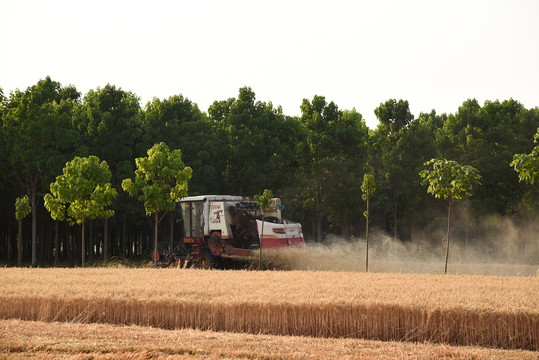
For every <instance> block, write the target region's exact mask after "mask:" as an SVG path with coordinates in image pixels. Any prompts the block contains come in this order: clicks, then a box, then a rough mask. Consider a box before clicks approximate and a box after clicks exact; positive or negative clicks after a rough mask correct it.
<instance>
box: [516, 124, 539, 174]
mask: <svg viewBox="0 0 539 360" xmlns="http://www.w3.org/2000/svg"><path fill="white" fill-rule="evenodd" d="M534 141H535V142H536V143H539V128H538V129H537V133H536V134H535V137H534ZM510 166H513V167H514V169H515V171H516V172H517V173H518V179H519V181H524V182H528V183H530V184H531V185H534V184H535V183H537V182H539V145H537V146H535V147H534V148H533V149H532V151H531V153H529V154H515V155H514V157H513V161H512V162H511V164H510Z"/></svg>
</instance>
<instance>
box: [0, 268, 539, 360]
mask: <svg viewBox="0 0 539 360" xmlns="http://www.w3.org/2000/svg"><path fill="white" fill-rule="evenodd" d="M0 278H2V279H3V283H2V287H1V288H0V289H1V292H0V318H21V319H27V320H45V321H54V320H61V321H79V322H106V323H113V324H138V325H149V326H155V327H163V328H168V329H173V328H184V327H190V328H198V329H212V330H222V331H235V332H250V333H266V334H279V335H308V336H321V337H359V338H366V339H376V340H405V341H406V340H408V341H430V342H443V343H448V344H458V345H481V346H494V347H501V348H521V349H529V350H538V347H539V304H538V302H539V294H538V291H539V290H538V289H539V279H537V278H517V277H505V278H502V277H485V276H441V275H410V274H359V273H329V272H306V271H290V272H246V271H200V270H178V269H0Z"/></svg>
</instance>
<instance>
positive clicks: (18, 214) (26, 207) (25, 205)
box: [15, 195, 32, 266]
mask: <svg viewBox="0 0 539 360" xmlns="http://www.w3.org/2000/svg"><path fill="white" fill-rule="evenodd" d="M31 212H32V206H31V205H30V200H28V195H24V196H23V197H22V198H21V197H19V198H17V200H15V219H16V220H17V221H18V222H19V237H18V239H17V265H18V266H22V220H23V219H24V218H25V217H27V216H28V215H30V213H31Z"/></svg>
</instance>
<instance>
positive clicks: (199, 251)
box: [152, 195, 305, 269]
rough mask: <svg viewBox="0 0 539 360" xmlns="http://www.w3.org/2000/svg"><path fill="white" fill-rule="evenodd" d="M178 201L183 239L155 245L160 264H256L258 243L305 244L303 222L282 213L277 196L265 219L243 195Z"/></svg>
mask: <svg viewBox="0 0 539 360" xmlns="http://www.w3.org/2000/svg"><path fill="white" fill-rule="evenodd" d="M180 205H181V210H182V218H181V219H180V220H179V221H180V222H181V224H182V227H183V241H181V242H179V243H175V244H171V243H162V244H160V245H159V249H158V254H157V259H158V262H159V264H160V265H161V266H164V267H169V266H180V267H199V268H203V269H212V268H220V269H237V268H251V269H257V268H258V267H259V266H258V265H259V257H260V248H262V251H263V250H265V249H276V250H277V249H290V248H296V249H302V248H305V241H304V239H303V232H302V229H301V225H300V224H299V223H297V222H294V221H290V220H285V219H283V218H282V217H281V210H282V209H283V206H281V201H280V199H278V198H273V199H272V200H271V205H270V209H269V210H266V212H265V214H264V221H262V219H263V217H262V210H261V209H260V206H259V205H258V204H257V203H256V202H254V201H252V200H249V199H248V198H244V197H241V196H231V195H202V196H190V197H186V198H183V199H181V200H180ZM261 235H262V239H261ZM261 240H262V241H261ZM152 257H153V258H154V259H155V254H152Z"/></svg>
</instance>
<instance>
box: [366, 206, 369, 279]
mask: <svg viewBox="0 0 539 360" xmlns="http://www.w3.org/2000/svg"><path fill="white" fill-rule="evenodd" d="M366 218H367V219H366V220H367V221H366V224H365V239H366V241H367V248H366V254H365V272H369V197H368V196H367V216H366Z"/></svg>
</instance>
